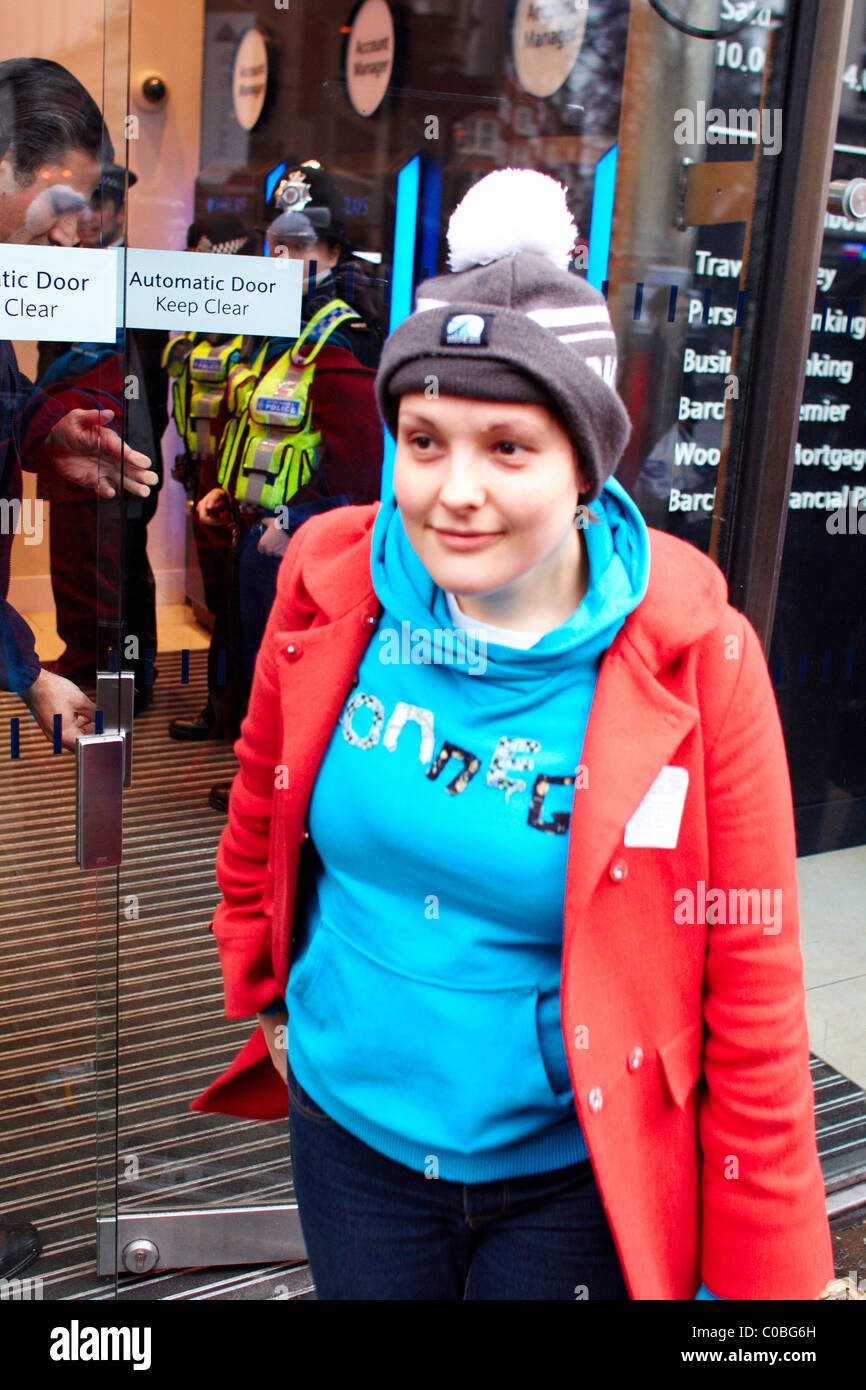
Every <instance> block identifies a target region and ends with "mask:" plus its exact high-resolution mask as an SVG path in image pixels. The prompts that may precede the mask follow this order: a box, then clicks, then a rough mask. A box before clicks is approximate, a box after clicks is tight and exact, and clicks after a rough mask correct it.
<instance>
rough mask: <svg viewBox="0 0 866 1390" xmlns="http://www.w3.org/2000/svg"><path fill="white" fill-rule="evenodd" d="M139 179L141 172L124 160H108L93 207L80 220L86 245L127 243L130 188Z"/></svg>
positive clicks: (80, 227)
mask: <svg viewBox="0 0 866 1390" xmlns="http://www.w3.org/2000/svg"><path fill="white" fill-rule="evenodd" d="M136 183H138V175H137V174H134V173H133V172H132V170H131V169H129V170H126V169H124V168H123V165H121V164H106V165H104V166H103V169H102V178H101V179H100V182H99V187H98V188H96V189H95V190H94V192H93V196H92V197H91V199H90V205H89V210H88V212H87V213H82V215H81V221H80V223H79V232H80V234H81V245H82V246H124V245H125V244H126V190H127V189H128V188H132V187H133V185H134V184H136Z"/></svg>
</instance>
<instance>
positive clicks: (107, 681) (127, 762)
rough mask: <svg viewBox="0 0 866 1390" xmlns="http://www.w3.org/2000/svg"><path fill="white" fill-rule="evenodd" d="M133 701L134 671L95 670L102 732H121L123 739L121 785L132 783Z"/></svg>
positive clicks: (97, 705)
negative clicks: (124, 745) (124, 742)
mask: <svg viewBox="0 0 866 1390" xmlns="http://www.w3.org/2000/svg"><path fill="white" fill-rule="evenodd" d="M134 700H135V673H134V672H133V671H97V673H96V708H97V709H101V710H102V731H103V733H105V734H123V736H124V739H125V740H126V747H125V754H124V759H123V785H124V786H125V787H128V786H130V785H131V783H132V720H133V703H134Z"/></svg>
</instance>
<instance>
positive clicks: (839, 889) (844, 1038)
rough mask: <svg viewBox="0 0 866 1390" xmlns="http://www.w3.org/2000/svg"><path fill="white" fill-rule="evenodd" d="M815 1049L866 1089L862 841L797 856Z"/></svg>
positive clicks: (865, 858)
mask: <svg viewBox="0 0 866 1390" xmlns="http://www.w3.org/2000/svg"><path fill="white" fill-rule="evenodd" d="M797 878H798V881H799V885H800V919H801V923H802V942H803V959H804V963H805V973H806V1014H807V1017H808V1019H809V1040H810V1044H811V1047H812V1050H813V1052H816V1053H817V1054H818V1056H819V1057H822V1058H823V1059H824V1061H825V1062H829V1063H830V1065H831V1066H832V1067H835V1068H836V1069H837V1071H841V1072H842V1074H843V1075H844V1076H848V1077H850V1078H851V1080H852V1081H856V1082H857V1084H858V1085H859V1086H862V1087H863V1088H864V1089H866V1026H864V1019H866V845H858V846H856V847H855V848H854V849H842V850H835V851H834V852H833V853H831V854H813V855H809V856H808V857H807V858H805V859H799V860H798V861H797Z"/></svg>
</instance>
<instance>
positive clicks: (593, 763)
mask: <svg viewBox="0 0 866 1390" xmlns="http://www.w3.org/2000/svg"><path fill="white" fill-rule="evenodd" d="M377 509H378V504H373V505H370V506H365V507H345V508H340V509H337V510H335V511H332V512H330V513H327V514H325V515H323V516H320V517H314V518H313V519H311V520H310V521H308V522H307V523H306V524H305V525H304V526H303V527H302V528H301V529H300V530H299V532H298V533H297V536H296V537H295V538H294V539H293V541H292V543H291V545H290V546H289V549H288V550H287V552H286V555H285V558H284V561H283V564H282V566H281V569H280V574H279V582H278V591H277V598H276V601H275V603H274V607H273V609H272V612H271V616H270V619H269V622H268V627H267V631H266V633H265V637H264V640H263V643H262V647H261V651H260V653H259V658H258V663H257V666H256V675H255V682H254V686H253V691H252V697H251V701H250V706H249V712H248V715H247V718H246V720H245V721H244V724H243V728H242V732H241V737H240V739H239V741H238V744H237V753H238V758H239V761H240V770H239V772H238V775H237V777H236V779H235V782H234V786H233V789H232V795H231V803H230V811H229V819H228V824H227V826H226V829H225V831H224V833H223V836H222V840H221V842H220V847H219V854H218V857H217V877H218V881H219V885H220V889H221V891H222V893H223V901H222V902H221V903H220V905H219V907H218V909H217V912H216V915H215V917H214V921H213V924H212V925H213V931H214V935H215V936H216V940H217V944H218V946H219V953H220V961H221V964H222V970H223V976H224V982H225V1004H226V1013H227V1015H228V1017H229V1018H241V1017H246V1016H249V1015H251V1014H254V1013H255V1012H257V1011H258V1010H259V1009H261V1008H264V1007H265V1006H267V1005H268V1004H270V1003H271V1002H272V1001H273V1000H274V998H275V997H276V996H277V995H278V993H280V992H282V991H283V990H284V989H285V985H286V981H287V976H288V960H289V947H290V938H291V923H292V912H293V905H294V896H295V888H296V883H297V875H298V860H299V852H300V846H301V844H302V842H303V840H304V838H305V834H306V832H305V828H304V818H305V816H306V811H307V806H308V803H309V799H310V794H311V791H312V787H313V784H314V781H315V778H316V774H317V771H318V768H319V765H320V763H321V761H322V758H323V756H324V753H325V749H326V747H327V744H328V741H329V739H330V737H331V734H332V732H333V729H334V727H335V725H336V723H337V720H338V718H339V715H340V713H341V710H342V707H343V704H344V702H345V700H346V698H347V696H348V694H349V689H350V685H351V682H352V678H353V676H354V673H355V671H356V669H357V667H358V664H359V662H360V660H361V657H362V655H363V652H364V650H365V648H366V646H367V644H368V642H369V640H370V636H371V633H372V631H373V629H374V628H375V625H376V622H377V619H378V615H379V613H380V611H381V608H380V604H379V602H378V600H377V598H376V595H375V592H374V590H373V588H372V584H371V581H370V565H369V557H370V533H371V527H372V524H373V520H374V517H375V514H376V511H377ZM649 534H650V541H651V572H650V580H649V588H648V591H647V594H646V596H645V598H644V599H643V601H642V603H640V604H639V605H638V607H637V608H636V609H635V610H634V612H632V613H631V614H630V615H629V616H628V617H627V618H626V620H625V624H624V626H623V627H622V629H621V630H620V632H619V633H618V634H617V636H616V638H615V639H614V641H613V643H612V645H611V647H610V648H609V650H608V651H607V652H606V654H605V656H604V657H603V660H602V664H601V670H600V673H599V678H598V684H597V687H596V691H595V695H594V698H593V703H592V708H591V711H590V718H589V723H588V726H587V731H586V738H585V743H584V748H583V752H582V754H581V761H582V763H583V764H584V765H585V766H586V768H587V769H588V780H589V786H588V787H585V788H581V789H579V790H577V791H576V794H575V799H574V809H573V812H572V817H571V823H570V829H569V854H568V868H567V884H566V893H565V914H564V924H563V964H562V983H561V1012H562V1021H563V1034H564V1038H565V1042H566V1053H567V1056H568V1060H569V1066H570V1070H571V1079H572V1086H573V1090H574V1101H575V1106H576V1110H577V1114H578V1117H579V1119H580V1122H581V1125H582V1127H583V1132H584V1135H585V1137H586V1142H587V1145H588V1148H589V1154H590V1158H591V1160H592V1165H593V1170H594V1173H595V1177H596V1181H597V1183H598V1186H599V1189H600V1192H601V1196H602V1199H603V1202H604V1207H605V1210H606V1212H607V1217H608V1221H609V1223H610V1227H611V1230H612V1232H613V1236H614V1240H615V1242H616V1246H617V1250H618V1252H619V1257H620V1261H621V1264H622V1267H623V1271H624V1274H625V1278H626V1282H627V1284H628V1287H629V1291H630V1293H631V1295H632V1297H633V1298H644V1299H651V1298H662V1299H687V1298H691V1297H692V1296H693V1295H694V1293H695V1290H696V1289H697V1288H698V1286H699V1284H700V1283H701V1280H703V1281H704V1282H705V1283H706V1284H707V1286H708V1287H709V1288H710V1289H711V1290H712V1291H713V1293H715V1294H718V1295H720V1296H721V1297H722V1298H728V1299H734V1298H745V1299H762V1298H785V1299H810V1298H814V1297H816V1296H817V1294H818V1293H819V1292H820V1290H821V1289H822V1288H823V1287H824V1285H825V1284H826V1282H827V1280H829V1279H831V1278H832V1277H833V1261H832V1253H831V1244H830V1233H829V1226H828V1222H827V1217H826V1213H825V1200H824V1184H823V1180H822V1176H821V1170H820V1166H819V1162H818V1156H817V1149H816V1144H815V1124H814V1097H813V1090H812V1084H811V1079H810V1073H809V1045H808V1036H807V1029H806V1017H805V996H804V989H803V964H802V958H801V955H800V949H799V943H798V925H799V924H798V899H797V878H796V871H795V856H796V849H795V839H794V821H793V810H792V804H791V790H790V781H789V776H788V769H787V762H786V756H785V747H784V742H783V738H782V731H781V727H780V723H779V717H778V713H777V709H776V702H775V697H774V695H773V690H772V686H771V683H770V678H769V674H768V672H767V666H766V662H765V660H764V656H763V652H762V650H761V647H760V644H759V642H758V639H757V637H756V635H755V632H754V629H753V628H752V627H751V625H750V624H749V623H748V621H747V620H746V619H745V618H744V617H743V616H742V615H741V614H740V613H738V612H736V611H735V610H734V609H733V608H731V607H730V605H729V604H728V603H727V591H726V586H725V581H724V578H723V576H722V574H721V572H720V570H719V569H718V568H717V566H716V565H715V564H713V562H712V561H710V560H709V559H707V557H705V556H704V555H702V554H701V553H700V551H698V550H697V549H696V548H695V547H694V546H692V545H690V544H688V543H687V542H685V541H680V540H677V539H675V538H674V537H671V536H667V535H665V534H664V533H663V532H660V531H656V530H654V529H650V533H649ZM280 765H284V766H285V767H286V768H287V769H288V783H289V785H288V787H285V788H283V787H280V789H278V790H276V791H275V790H274V784H275V781H277V782H282V781H285V777H284V776H277V775H276V771H275V770H276V769H277V768H278V767H279V766H280ZM669 765H674V766H676V767H680V768H685V769H686V770H687V771H688V774H689V783H688V791H687V795H686V801H685V807H684V812H683V818H682V824H681V827H680V831H679V838H678V842H677V844H676V847H675V848H673V849H669V848H637V847H630V848H627V847H626V846H625V843H624V834H625V828H626V825H627V822H628V821H629V820H630V819H631V817H632V816H633V815H634V813H635V811H636V810H637V808H638V806H639V805H640V804H641V802H642V801H643V798H644V797H645V795H646V793H647V791H648V789H649V788H650V786H651V785H652V783H653V782H654V780H655V778H656V776H657V774H658V773H659V772H660V770H661V769H662V768H663V767H666V766H669ZM360 818H361V820H363V812H361V813H360ZM701 882H702V883H704V884H705V885H706V892H709V891H710V889H711V888H712V889H721V890H722V892H723V893H724V894H725V895H726V899H725V901H726V902H728V901H729V900H730V898H731V896H732V895H733V891H734V890H737V889H759V890H760V889H767V890H770V892H769V894H768V895H767V903H768V904H770V903H772V902H774V901H776V900H775V899H774V898H773V890H777V889H779V890H781V894H782V897H781V900H780V901H781V903H782V907H783V910H782V915H781V921H780V923H777V924H776V925H775V926H774V925H772V924H771V922H770V916H769V915H768V916H764V917H760V916H759V917H758V919H757V921H755V918H754V917H751V916H750V915H749V913H748V912H745V913H744V912H742V910H740V911H738V912H737V913H736V914H734V913H733V912H729V911H728V910H727V909H726V916H729V917H733V916H734V915H737V916H738V917H739V918H742V917H743V916H745V917H746V919H747V920H746V922H745V923H743V924H740V925H725V926H722V925H715V926H714V925H710V926H707V925H706V923H705V921H702V920H701V918H702V917H704V918H705V917H706V916H710V917H711V918H712V910H710V911H709V912H708V913H702V912H701V910H700V892H701V889H700V883H701ZM683 888H690V889H691V890H692V891H693V892H694V893H695V895H696V899H695V902H696V906H695V912H694V913H693V914H692V915H693V917H694V918H696V919H697V920H695V921H694V922H693V923H689V924H686V925H678V924H677V921H676V920H675V911H676V902H677V901H681V899H676V900H675V897H674V895H675V893H677V892H678V890H681V889H683ZM729 890H731V891H730V894H729ZM753 923H754V924H753ZM763 924H768V925H769V930H766V929H765V925H763ZM569 1040H572V1045H571V1046H569ZM493 1045H495V1042H494V1040H491V1046H493ZM194 1108H195V1109H198V1110H215V1111H221V1112H224V1113H228V1114H234V1115H243V1116H251V1117H253V1118H262V1119H266V1118H268V1119H269V1118H276V1117H278V1116H284V1115H285V1114H286V1113H287V1097H286V1089H285V1085H284V1083H283V1081H282V1079H281V1078H280V1077H279V1076H278V1074H277V1072H276V1070H275V1069H274V1067H273V1065H272V1064H271V1061H270V1058H269V1056H268V1053H267V1047H266V1044H265V1041H264V1035H263V1033H262V1030H261V1029H260V1028H257V1029H256V1032H255V1033H254V1035H253V1036H252V1038H251V1039H250V1041H249V1042H248V1044H247V1045H246V1047H244V1048H243V1050H242V1051H241V1053H240V1054H239V1055H238V1057H237V1058H236V1059H235V1061H234V1063H233V1064H232V1066H231V1067H230V1068H229V1070H228V1071H227V1072H226V1073H225V1075H224V1076H222V1077H221V1078H220V1079H219V1080H218V1081H216V1082H214V1083H213V1085H211V1086H210V1087H209V1088H208V1090H207V1091H206V1092H205V1093H204V1095H203V1096H201V1097H200V1098H199V1099H198V1100H197V1101H195V1102H194Z"/></svg>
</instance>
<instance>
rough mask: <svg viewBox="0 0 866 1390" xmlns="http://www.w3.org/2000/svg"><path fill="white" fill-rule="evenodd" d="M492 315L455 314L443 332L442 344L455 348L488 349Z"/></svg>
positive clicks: (447, 322)
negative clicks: (488, 328)
mask: <svg viewBox="0 0 866 1390" xmlns="http://www.w3.org/2000/svg"><path fill="white" fill-rule="evenodd" d="M491 317H492V315H490V314H484V315H482V314H454V315H452V317H451V318H450V319H448V320H447V321H446V323H445V327H444V328H443V330H442V342H443V343H447V344H451V345H452V346H454V347H486V345H487V325H488V323H489V321H490V319H491Z"/></svg>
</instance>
